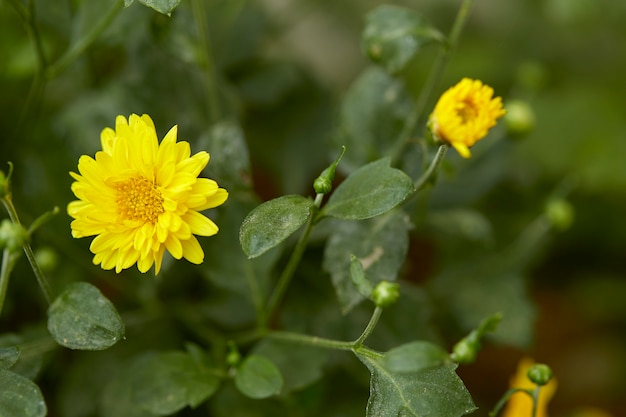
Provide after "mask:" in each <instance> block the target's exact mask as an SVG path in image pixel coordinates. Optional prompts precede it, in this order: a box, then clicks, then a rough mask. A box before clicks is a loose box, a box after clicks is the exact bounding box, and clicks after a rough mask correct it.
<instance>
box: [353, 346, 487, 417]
mask: <svg viewBox="0 0 626 417" xmlns="http://www.w3.org/2000/svg"><path fill="white" fill-rule="evenodd" d="M355 353H356V355H357V357H358V358H359V359H360V360H361V362H363V363H364V364H365V366H366V367H367V368H368V369H369V370H370V372H371V381H370V398H369V400H368V402H367V413H366V416H367V417H398V416H403V417H409V416H412V417H423V416H437V417H459V416H462V415H464V414H467V413H470V412H472V411H474V410H475V409H476V406H475V405H474V402H473V401H472V397H471V396H470V394H469V392H468V391H467V388H465V385H464V384H463V381H461V379H460V378H459V377H458V376H457V374H456V372H455V369H456V365H455V364H446V365H443V366H438V367H435V368H428V369H420V370H417V371H413V372H392V371H390V370H388V369H387V368H386V367H385V366H384V364H383V363H384V357H383V359H380V358H375V357H372V356H371V355H370V354H364V353H362V352H359V351H357V352H355Z"/></svg>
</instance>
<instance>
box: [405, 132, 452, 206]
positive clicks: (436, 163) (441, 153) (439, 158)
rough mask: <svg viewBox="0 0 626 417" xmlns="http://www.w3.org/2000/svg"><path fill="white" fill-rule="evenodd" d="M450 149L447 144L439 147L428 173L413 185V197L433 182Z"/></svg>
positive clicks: (425, 172)
mask: <svg viewBox="0 0 626 417" xmlns="http://www.w3.org/2000/svg"><path fill="white" fill-rule="evenodd" d="M448 148H449V146H448V145H446V144H443V145H440V146H439V149H437V153H436V154H435V157H434V158H433V160H432V162H431V163H430V165H429V166H428V168H427V169H426V171H424V173H423V174H422V175H421V176H420V177H419V178H418V179H417V180H416V181H415V182H414V183H413V187H414V189H413V195H414V194H416V193H417V192H418V191H420V190H421V189H422V188H424V187H425V186H426V184H428V183H429V182H430V181H431V180H432V178H433V177H434V176H435V174H436V173H437V171H439V167H440V166H441V163H442V162H443V159H444V158H445V156H446V152H447V151H448ZM409 198H410V197H409Z"/></svg>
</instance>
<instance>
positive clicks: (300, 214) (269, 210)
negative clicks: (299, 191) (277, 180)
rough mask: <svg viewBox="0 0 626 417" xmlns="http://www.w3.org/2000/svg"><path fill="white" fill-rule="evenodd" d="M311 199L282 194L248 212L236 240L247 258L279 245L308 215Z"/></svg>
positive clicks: (309, 213)
mask: <svg viewBox="0 0 626 417" xmlns="http://www.w3.org/2000/svg"><path fill="white" fill-rule="evenodd" d="M312 206H313V201H312V200H311V199H309V198H305V197H302V196H299V195H286V196H282V197H278V198H275V199H273V200H270V201H266V202H265V203H263V204H261V205H260V206H258V207H257V208H255V209H254V210H252V211H251V212H250V214H248V216H247V217H246V218H245V220H244V221H243V223H242V225H241V230H240V231H239V242H240V243H241V247H242V248H243V251H244V252H245V253H246V255H248V257H249V258H255V257H257V256H259V255H262V254H263V253H265V252H266V251H268V250H270V249H271V248H273V247H275V246H276V245H278V244H280V243H281V242H282V241H283V240H285V239H287V238H288V237H289V236H291V235H292V234H293V233H294V232H295V231H296V230H298V229H299V228H300V226H302V225H303V224H304V223H305V222H306V221H307V219H308V218H309V216H310V215H311V207H312Z"/></svg>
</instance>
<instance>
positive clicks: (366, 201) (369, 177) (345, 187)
mask: <svg viewBox="0 0 626 417" xmlns="http://www.w3.org/2000/svg"><path fill="white" fill-rule="evenodd" d="M390 162H391V159H390V158H383V159H379V160H378V161H374V162H371V163H369V164H367V165H365V166H363V167H361V168H359V169H357V170H356V171H354V172H353V173H352V174H350V176H349V177H348V178H346V179H345V180H344V181H343V182H342V183H341V184H339V187H337V189H336V190H335V192H334V193H332V194H331V196H330V199H329V200H328V203H327V204H326V205H325V206H324V208H323V209H322V211H321V213H320V214H321V215H324V216H330V217H336V218H339V219H344V220H364V219H369V218H372V217H375V216H378V215H380V214H383V213H386V212H388V211H389V210H391V209H392V208H394V207H395V206H397V205H398V204H400V203H401V202H402V201H404V199H405V198H406V197H407V196H408V195H409V194H410V193H411V192H412V191H413V181H412V180H411V178H409V177H408V176H407V175H406V174H405V173H404V172H402V171H400V170H399V169H395V168H391V167H390V166H389V164H390Z"/></svg>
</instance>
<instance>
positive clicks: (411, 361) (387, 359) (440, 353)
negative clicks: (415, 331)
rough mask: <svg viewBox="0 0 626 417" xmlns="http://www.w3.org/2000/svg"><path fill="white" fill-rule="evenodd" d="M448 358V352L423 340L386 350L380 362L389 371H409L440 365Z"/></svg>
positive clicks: (447, 360)
mask: <svg viewBox="0 0 626 417" xmlns="http://www.w3.org/2000/svg"><path fill="white" fill-rule="evenodd" d="M449 360H450V355H449V354H448V352H446V351H445V350H443V349H442V348H441V347H439V346H437V345H435V344H432V343H430V342H425V341H416V342H411V343H407V344H405V345H401V346H398V347H396V348H393V349H391V350H390V351H389V352H387V353H386V354H385V356H384V358H383V360H382V364H383V366H384V367H385V369H387V370H388V371H389V372H393V373H400V374H402V373H411V372H418V371H421V370H423V369H428V368H433V367H436V366H441V365H443V364H445V363H447V362H449Z"/></svg>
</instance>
